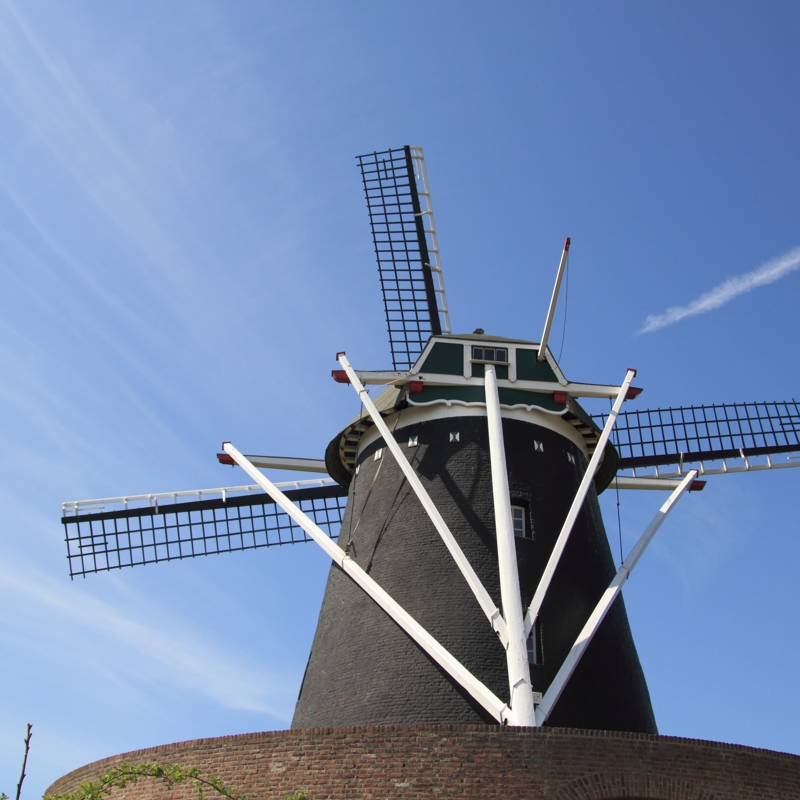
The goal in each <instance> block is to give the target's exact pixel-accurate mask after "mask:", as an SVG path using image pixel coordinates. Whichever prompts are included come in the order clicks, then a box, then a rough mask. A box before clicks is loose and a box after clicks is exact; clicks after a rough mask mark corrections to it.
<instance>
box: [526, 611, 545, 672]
mask: <svg viewBox="0 0 800 800" xmlns="http://www.w3.org/2000/svg"><path fill="white" fill-rule="evenodd" d="M528 663H529V664H530V665H531V666H533V667H540V666H541V665H542V664H543V663H544V659H543V658H542V626H541V625H540V623H539V620H538V619H537V620H536V622H535V623H534V625H533V630H532V631H531V635H530V636H529V637H528Z"/></svg>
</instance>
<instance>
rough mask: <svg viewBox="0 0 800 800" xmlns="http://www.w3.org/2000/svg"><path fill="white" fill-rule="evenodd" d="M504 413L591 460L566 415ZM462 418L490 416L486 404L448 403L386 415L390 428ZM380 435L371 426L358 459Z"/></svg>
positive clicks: (537, 411)
mask: <svg viewBox="0 0 800 800" xmlns="http://www.w3.org/2000/svg"><path fill="white" fill-rule="evenodd" d="M502 414H503V418H504V419H514V420H518V421H519V422H527V423H528V424H529V425H538V426H539V427H540V428H545V429H546V430H550V431H553V432H554V433H557V434H559V435H560V436H563V437H564V438H565V439H568V440H569V441H570V442H572V443H573V444H574V445H576V446H577V447H578V448H579V449H580V451H581V452H582V453H583V454H584V455H585V456H586V458H587V460H588V458H589V452H588V450H587V447H586V440H585V439H584V438H583V436H581V435H580V433H578V431H577V430H576V429H575V427H574V426H573V425H570V424H569V423H568V422H567V421H566V420H564V418H563V417H561V416H559V415H557V414H553V413H552V412H546V411H545V410H544V409H539V408H522V407H513V408H506V407H503V409H502ZM458 417H486V404H485V403H472V404H468V405H467V404H458V405H456V404H452V405H446V404H445V403H424V404H422V403H420V404H415V405H414V406H410V407H409V408H404V409H403V410H402V411H398V412H395V413H394V414H391V415H389V416H388V417H386V418H385V420H386V424H387V425H388V427H389V428H390V430H393V431H400V430H402V429H403V428H405V427H406V426H408V425H416V424H418V423H420V422H429V421H432V420H437V419H455V418H458ZM380 438H381V435H380V432H379V431H378V429H377V428H376V427H375V426H374V425H371V426H370V427H369V428H367V430H366V431H365V432H364V435H363V436H362V437H361V439H360V441H359V446H358V454H357V455H356V459H358V456H359V455H360V454H361V453H363V452H364V449H365V448H367V447H369V446H370V445H371V444H372V443H373V442H376V441H377V440H378V439H380Z"/></svg>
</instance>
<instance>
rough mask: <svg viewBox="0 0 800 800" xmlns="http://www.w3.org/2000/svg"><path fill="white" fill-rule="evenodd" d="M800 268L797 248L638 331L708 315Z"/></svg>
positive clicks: (652, 319) (658, 316) (670, 310)
mask: <svg viewBox="0 0 800 800" xmlns="http://www.w3.org/2000/svg"><path fill="white" fill-rule="evenodd" d="M798 267H800V247H795V248H794V250H790V251H789V252H788V253H785V254H784V255H782V256H778V257H777V258H774V259H772V261H767V262H766V263H765V264H762V265H761V266H760V267H759V268H758V269H754V270H753V271H752V272H747V273H745V274H744V275H737V276H735V277H733V278H728V280H726V281H725V282H724V283H721V284H720V285H719V286H717V287H716V288H714V289H712V290H711V291H710V292H706V293H705V294H701V295H700V297H698V298H697V299H696V300H692V302H691V303H689V304H688V305H685V306H672V308H668V309H667V310H666V311H665V312H664V313H663V314H651V315H650V316H649V317H648V318H647V319H646V320H645V322H644V325H642V327H641V328H640V329H639V330H638V331H637V333H636V335H637V336H638V335H639V334H640V333H652V332H653V331H657V330H660V329H661V328H666V327H667V326H668V325H674V324H675V323H676V322H680V321H681V320H682V319H684V318H685V317H694V316H696V315H697V314H705V313H706V311H713V310H714V309H715V308H719V307H720V306H724V305H725V304H726V303H730V301H731V300H733V298H734V297H738V296H739V295H740V294H745V293H747V292H750V291H752V290H753V289H755V288H757V287H758V286H765V285H766V284H768V283H774V282H775V281H777V280H780V279H781V278H782V277H783V276H784V275H788V274H789V273H790V272H793V271H794V270H796V269H797V268H798Z"/></svg>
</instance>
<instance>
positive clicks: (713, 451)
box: [595, 400, 800, 473]
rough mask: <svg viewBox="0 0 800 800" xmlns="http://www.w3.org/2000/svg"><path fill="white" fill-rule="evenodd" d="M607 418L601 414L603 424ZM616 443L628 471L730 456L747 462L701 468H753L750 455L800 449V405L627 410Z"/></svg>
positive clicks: (621, 464) (621, 465)
mask: <svg viewBox="0 0 800 800" xmlns="http://www.w3.org/2000/svg"><path fill="white" fill-rule="evenodd" d="M605 419H606V415H605V414H601V415H598V416H596V417H595V420H596V421H597V422H598V423H600V424H603V422H604V421H605ZM612 441H613V443H614V446H615V447H616V449H617V453H618V454H619V464H618V469H619V470H622V471H624V470H634V471H635V470H636V469H638V468H647V467H653V468H656V469H658V468H660V467H664V466H667V465H677V466H678V470H677V472H678V473H680V472H683V471H684V470H683V465H684V464H688V463H704V462H713V461H722V462H725V461H726V459H742V460H743V461H744V465H743V466H742V467H740V468H734V469H731V468H730V467H728V466H727V465H723V467H721V468H719V469H714V470H707V469H701V472H706V473H709V472H712V471H713V472H731V471H745V470H747V469H751V468H752V467H751V466H750V465H749V464H748V459H749V458H752V457H757V456H765V457H766V458H767V459H768V460H769V459H770V457H771V456H773V455H778V454H782V453H794V452H798V451H800V405H799V404H798V403H797V401H795V400H786V401H768V402H756V403H723V404H719V405H701V406H682V407H677V408H655V409H646V410H644V411H625V412H622V413H620V415H619V417H618V418H617V423H616V426H615V429H614V436H613V437H612ZM769 466H770V467H772V466H775V465H773V464H771V463H769Z"/></svg>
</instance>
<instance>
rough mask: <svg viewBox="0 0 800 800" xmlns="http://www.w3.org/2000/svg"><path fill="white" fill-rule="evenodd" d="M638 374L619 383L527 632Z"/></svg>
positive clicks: (632, 373)
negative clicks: (619, 385) (617, 391)
mask: <svg viewBox="0 0 800 800" xmlns="http://www.w3.org/2000/svg"><path fill="white" fill-rule="evenodd" d="M635 375H636V370H635V369H629V370H628V371H627V373H626V374H625V380H624V381H622V386H621V387H620V390H619V394H618V395H617V399H616V400H615V401H614V406H613V408H612V409H611V413H610V414H609V415H608V419H607V420H606V424H605V425H604V426H603V432H602V433H601V434H600V439H599V441H598V442H597V446H596V447H595V451H594V453H592V459H591V461H589V466H588V467H587V468H586V472H585V473H584V475H583V480H582V481H581V484H580V486H579V487H578V491H577V493H576V494H575V498H574V499H573V501H572V505H571V506H570V509H569V512H568V513H567V518H566V519H565V520H564V525H563V526H562V528H561V533H559V534H558V539H557V540H556V543H555V546H554V547H553V552H552V553H550V558H549V559H548V561H547V566H546V567H545V568H544V573H543V574H542V577H541V579H540V580H539V585H538V586H537V587H536V592H535V593H534V595H533V600H531V604H530V606H529V607H528V613H527V614H526V615H525V634H526V635H529V634H530V632H531V631H532V630H533V626H534V624H535V623H536V617H538V616H539V611H540V610H541V608H542V602H543V601H544V597H545V595H546V594H547V590H548V589H549V588H550V581H552V580H553V574H554V573H555V571H556V567H557V566H558V562H559V560H560V559H561V554H562V553H563V552H564V548H565V547H566V546H567V540H568V539H569V535H570V534H571V533H572V528H573V527H574V525H575V520H576V519H577V518H578V514H579V513H580V510H581V507H582V506H583V501H584V500H585V499H586V495H587V493H588V492H589V487H590V486H591V483H592V481H593V480H594V475H595V472H597V468H598V466H599V465H600V461H601V460H602V458H603V451H604V450H605V446H606V442H607V441H608V437H609V436H610V435H611V429H612V428H613V427H614V423H615V422H616V419H617V415H618V414H619V410H620V408H621V407H622V403H623V401H624V400H625V398H626V397H627V395H628V389H630V385H631V381H633V379H634V377H635Z"/></svg>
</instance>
